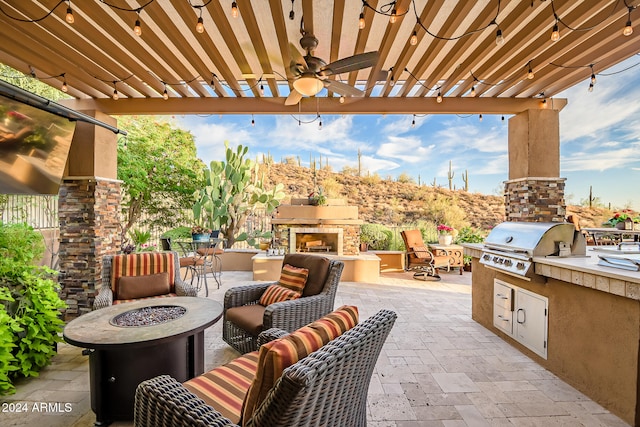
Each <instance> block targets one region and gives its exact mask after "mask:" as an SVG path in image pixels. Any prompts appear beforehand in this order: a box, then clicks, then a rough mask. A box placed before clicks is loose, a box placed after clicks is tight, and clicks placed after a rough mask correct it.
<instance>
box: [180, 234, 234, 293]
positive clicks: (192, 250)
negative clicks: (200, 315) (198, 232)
mask: <svg viewBox="0 0 640 427" xmlns="http://www.w3.org/2000/svg"><path fill="white" fill-rule="evenodd" d="M225 242H226V239H224V238H218V237H215V238H210V239H207V240H187V239H177V240H172V241H171V243H172V244H173V243H175V244H176V245H177V246H178V248H179V252H180V256H182V257H193V265H190V266H188V268H189V269H190V270H191V271H192V273H193V276H192V283H193V278H195V279H196V281H197V283H196V288H197V289H198V291H200V289H201V286H202V283H204V288H205V296H209V284H208V282H207V273H209V272H211V273H212V275H213V280H215V282H216V284H217V285H218V289H219V288H220V285H221V284H222V277H221V276H222V258H220V254H221V253H222V252H223V250H224V244H225Z"/></svg>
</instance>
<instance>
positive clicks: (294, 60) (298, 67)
mask: <svg viewBox="0 0 640 427" xmlns="http://www.w3.org/2000/svg"><path fill="white" fill-rule="evenodd" d="M289 55H290V56H291V63H290V65H289V68H290V69H291V72H292V73H293V74H296V75H298V74H300V73H301V72H302V71H303V70H306V69H307V68H309V66H308V65H307V61H305V60H304V56H302V54H301V53H300V51H299V50H298V48H297V47H295V45H294V44H293V43H289Z"/></svg>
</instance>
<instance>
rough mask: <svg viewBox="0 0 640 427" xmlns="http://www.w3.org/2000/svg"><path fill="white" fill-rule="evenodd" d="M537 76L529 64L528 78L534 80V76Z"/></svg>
mask: <svg viewBox="0 0 640 427" xmlns="http://www.w3.org/2000/svg"><path fill="white" fill-rule="evenodd" d="M535 76H536V75H535V74H533V69H532V68H531V64H529V72H528V73H527V78H528V79H529V80H533V78H534V77H535Z"/></svg>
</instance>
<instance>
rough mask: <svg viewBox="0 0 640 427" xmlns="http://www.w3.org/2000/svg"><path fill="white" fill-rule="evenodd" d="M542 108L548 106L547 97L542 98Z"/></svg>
mask: <svg viewBox="0 0 640 427" xmlns="http://www.w3.org/2000/svg"><path fill="white" fill-rule="evenodd" d="M542 108H547V98H543V99H542Z"/></svg>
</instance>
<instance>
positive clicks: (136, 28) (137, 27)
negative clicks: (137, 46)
mask: <svg viewBox="0 0 640 427" xmlns="http://www.w3.org/2000/svg"><path fill="white" fill-rule="evenodd" d="M133 32H134V33H135V34H136V36H138V37H140V36H141V35H142V27H141V26H140V20H139V19H136V23H135V25H134V26H133Z"/></svg>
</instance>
